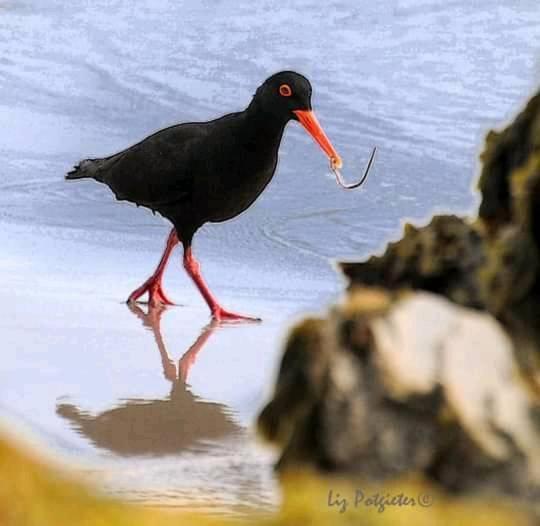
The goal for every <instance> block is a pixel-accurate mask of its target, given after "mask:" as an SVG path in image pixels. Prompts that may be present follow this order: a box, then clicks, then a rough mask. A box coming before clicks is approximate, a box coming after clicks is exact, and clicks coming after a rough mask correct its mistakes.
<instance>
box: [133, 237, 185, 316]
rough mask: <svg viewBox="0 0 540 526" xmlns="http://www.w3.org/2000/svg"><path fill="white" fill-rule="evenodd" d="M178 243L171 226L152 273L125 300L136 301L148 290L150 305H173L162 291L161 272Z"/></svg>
mask: <svg viewBox="0 0 540 526" xmlns="http://www.w3.org/2000/svg"><path fill="white" fill-rule="evenodd" d="M177 244H178V236H177V234H176V230H175V229H174V228H173V229H172V230H171V232H170V234H169V238H168V239H167V245H166V246H165V250H164V252H163V255H162V256H161V259H160V261H159V263H158V266H157V267H156V270H155V271H154V273H153V274H152V275H151V276H150V277H149V278H148V279H147V280H146V281H145V282H144V283H143V284H142V285H141V286H140V287H139V288H138V289H136V290H134V291H133V292H132V293H131V294H130V296H129V298H128V300H127V302H128V303H133V302H135V301H137V300H138V299H139V298H140V297H141V296H142V295H143V294H145V293H147V292H148V304H149V305H152V306H156V305H160V304H163V305H174V303H173V302H172V301H171V300H170V299H169V298H168V297H167V296H166V294H165V292H164V291H163V287H162V284H161V280H162V278H163V272H164V271H165V268H166V266H167V262H168V260H169V257H170V256H171V253H172V251H173V249H174V247H175V246H176V245H177Z"/></svg>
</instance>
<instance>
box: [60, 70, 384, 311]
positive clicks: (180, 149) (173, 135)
mask: <svg viewBox="0 0 540 526" xmlns="http://www.w3.org/2000/svg"><path fill="white" fill-rule="evenodd" d="M311 91H312V90H311V85H310V83H309V81H308V80H307V79H306V78H305V77H303V76H302V75H300V74H298V73H295V72H293V71H283V72H280V73H276V74H275V75H272V76H271V77H270V78H268V79H267V80H266V81H265V82H264V83H263V84H262V85H261V86H260V87H259V88H258V89H257V91H256V93H255V95H254V97H253V99H252V101H251V103H250V104H249V106H248V107H247V108H246V109H245V110H244V111H241V112H237V113H230V114H228V115H225V116H223V117H220V118H218V119H216V120H213V121H209V122H192V123H185V124H178V125H175V126H171V127H170V128H165V129H163V130H161V131H158V132H157V133H154V134H153V135H150V136H149V137H147V138H146V139H144V140H143V141H141V142H139V143H137V144H135V145H134V146H131V147H130V148H127V149H126V150H123V151H121V152H120V153H117V154H115V155H111V156H110V157H105V158H102V159H86V160H84V161H81V162H80V163H79V164H78V165H77V166H76V167H75V168H74V170H73V171H71V172H69V173H68V174H67V175H66V179H83V178H92V179H95V180H96V181H99V182H100V183H104V184H106V185H107V186H108V187H109V188H110V189H111V190H112V191H113V192H114V194H115V195H116V198H117V199H118V200H125V201H131V202H133V203H135V204H137V205H139V206H144V207H146V208H149V209H150V210H152V211H154V212H158V213H159V214H161V215H162V216H163V217H165V218H167V219H168V220H169V221H171V223H172V224H173V229H172V230H171V232H170V234H169V238H168V240H167V246H166V248H165V251H164V253H163V256H162V257H161V261H160V262H159V264H158V266H157V268H156V270H155V271H154V273H153V274H152V276H151V277H150V278H148V279H147V280H146V281H145V283H143V284H142V285H141V286H140V287H139V288H138V289H136V290H135V291H133V293H132V294H131V295H130V296H129V298H128V303H130V302H135V301H136V300H137V299H138V298H140V297H141V296H142V295H143V294H145V293H148V303H149V304H151V305H157V304H160V303H162V304H171V303H172V302H171V301H170V300H169V299H168V298H167V296H166V295H165V293H164V291H163V288H162V284H161V279H162V275H163V272H164V270H165V266H166V265H167V261H168V259H169V256H170V255H171V252H172V250H173V248H174V247H175V246H176V245H177V244H178V243H179V242H180V243H182V245H183V247H184V268H185V269H186V271H187V273H188V274H189V276H190V277H191V279H192V280H193V281H194V283H195V285H196V286H197V287H198V289H199V291H200V292H201V294H202V296H203V298H204V299H205V301H206V303H207V304H208V307H209V308H210V310H211V313H212V316H213V317H214V318H215V319H217V320H243V319H247V320H249V319H255V318H249V317H247V316H241V315H238V314H234V313H232V312H229V311H227V310H225V309H224V308H222V307H221V306H220V304H219V303H218V301H217V300H216V299H215V298H214V296H213V295H212V293H211V292H210V290H209V289H208V287H207V286H206V283H205V282H204V280H203V277H202V275H201V272H200V266H199V264H198V262H197V261H196V260H195V257H194V256H193V253H192V250H191V243H192V239H193V235H194V234H195V232H196V231H197V229H199V228H200V227H201V226H202V225H203V224H204V223H207V222H211V223H219V222H222V221H226V220H227V219H231V218H233V217H235V216H237V215H238V214H240V213H242V212H243V211H244V210H246V209H247V208H248V207H249V206H250V205H251V204H252V203H253V202H254V201H255V199H257V197H258V196H259V195H260V194H261V192H262V191H263V190H264V189H265V187H266V185H267V184H268V183H269V182H270V180H271V179H272V176H273V175H274V172H275V170H276V165H277V160H278V149H279V145H280V142H281V137H282V135H283V130H284V129H285V126H286V125H287V123H288V122H289V121H290V120H297V121H299V122H300V124H302V125H303V126H304V128H305V129H306V130H307V131H308V132H309V133H310V134H311V135H312V136H313V138H314V139H315V140H316V141H317V142H318V143H319V145H320V146H321V148H322V149H323V150H324V152H325V153H326V154H327V155H328V157H329V158H330V162H331V167H332V169H333V170H334V171H335V173H336V177H338V182H340V184H342V181H341V179H340V176H339V172H337V169H339V168H340V167H341V164H342V163H341V159H340V157H339V155H338V154H337V152H336V151H335V149H334V147H333V146H332V144H331V143H330V141H329V140H328V138H327V137H326V135H325V133H324V131H323V129H322V128H321V126H320V125H319V123H318V121H317V119H316V117H315V114H314V113H313V111H312V108H311ZM374 153H375V150H373V153H372V155H371V159H370V161H369V163H368V167H367V169H366V172H365V173H364V177H363V178H362V181H363V180H364V179H365V177H366V176H367V173H368V171H369V168H370V166H371V162H372V160H373V156H374ZM362 181H361V182H362ZM359 184H361V183H359ZM359 184H356V185H351V187H355V186H358V185H359Z"/></svg>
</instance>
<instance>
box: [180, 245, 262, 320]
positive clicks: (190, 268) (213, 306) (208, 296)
mask: <svg viewBox="0 0 540 526" xmlns="http://www.w3.org/2000/svg"><path fill="white" fill-rule="evenodd" d="M184 268H185V269H186V271H187V273H188V274H189V277H190V278H191V279H192V280H193V282H194V283H195V285H196V286H197V288H198V289H199V292H200V293H201V295H202V297H203V298H204V300H205V301H206V304H207V305H208V307H209V308H210V311H211V313H212V317H213V318H214V319H215V320H217V321H261V320H260V318H253V317H250V316H243V315H241V314H235V313H233V312H229V311H227V310H225V309H224V308H223V307H221V305H220V304H219V303H218V301H217V299H216V298H215V297H214V295H213V294H212V293H211V292H210V289H209V288H208V286H207V285H206V283H205V281H204V279H203V277H202V274H201V267H200V265H199V263H198V261H197V260H196V259H195V257H194V256H193V252H192V251H191V246H189V245H188V246H186V247H184Z"/></svg>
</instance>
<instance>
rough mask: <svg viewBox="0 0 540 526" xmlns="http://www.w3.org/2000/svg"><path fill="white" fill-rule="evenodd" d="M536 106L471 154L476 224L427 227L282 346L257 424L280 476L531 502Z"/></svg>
mask: <svg viewBox="0 0 540 526" xmlns="http://www.w3.org/2000/svg"><path fill="white" fill-rule="evenodd" d="M539 145H540V94H539V95H536V96H535V97H533V98H532V99H531V101H530V102H529V104H528V105H527V106H526V108H525V109H524V110H523V112H522V113H521V114H520V115H518V117H517V118H516V120H515V121H514V122H513V123H511V124H510V125H509V126H508V127H507V128H506V129H505V130H503V131H501V132H491V133H490V134H489V135H488V137H487V141H486V148H485V151H484V153H483V154H482V161H483V168H482V173H481V176H480V181H479V189H480V191H481V193H482V200H481V205H480V209H479V213H478V217H477V218H475V217H472V218H460V217H457V216H454V215H439V216H435V217H433V218H432V220H431V221H430V222H429V224H427V225H425V226H420V227H417V226H414V225H410V224H408V225H406V226H405V228H404V233H403V237H402V238H401V239H400V240H399V241H397V242H393V243H389V244H388V246H387V248H386V250H385V251H384V253H383V254H381V255H377V256H372V257H370V258H369V259H368V260H367V261H364V262H346V263H341V264H340V268H341V270H342V271H343V272H344V274H345V275H346V276H347V277H348V278H349V280H350V285H349V287H348V291H347V294H346V297H345V299H344V300H343V302H342V303H341V304H339V305H337V306H335V307H334V308H333V309H332V310H331V311H330V312H329V313H328V315H327V316H326V317H324V318H320V319H310V320H307V321H305V322H304V323H302V324H300V325H299V326H297V327H296V328H295V329H293V331H292V332H291V336H290V338H289V341H288V343H287V345H286V349H285V353H284V356H283V361H282V364H281V369H280V372H279V376H278V380H277V385H276V388H275V393H274V395H273V398H272V399H271V400H270V402H269V403H268V405H267V406H266V407H265V408H264V409H263V411H262V413H261V415H260V418H259V429H260V431H261V434H262V435H263V436H264V437H265V438H266V439H268V440H270V441H271V442H274V443H277V444H278V445H279V447H280V451H281V455H280V460H279V462H278V466H277V467H278V469H279V470H280V471H282V472H285V471H289V470H290V469H291V468H292V467H294V466H304V467H305V466H311V467H315V468H317V469H318V470H320V471H322V472H325V473H329V472H333V473H339V474H348V475H352V476H355V477H356V476H360V477H361V478H365V479H367V480H375V481H392V480H396V479H399V478H400V477H407V476H410V475H411V474H418V473H420V474H422V476H423V477H426V478H427V479H429V480H430V481H431V482H432V483H433V484H437V485H439V486H440V487H442V488H444V489H446V490H448V491H452V492H457V493H461V494H466V495H469V494H477V493H485V492H488V493H490V494H495V495H505V496H511V498H514V499H518V500H519V501H521V502H523V501H528V502H530V503H533V502H539V501H540V323H539V320H540V213H539V212H538V211H539V210H540V150H539Z"/></svg>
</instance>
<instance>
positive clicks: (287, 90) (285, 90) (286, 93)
mask: <svg viewBox="0 0 540 526" xmlns="http://www.w3.org/2000/svg"><path fill="white" fill-rule="evenodd" d="M279 94H280V95H281V96H282V97H290V96H291V95H292V89H291V87H290V86H289V85H288V84H282V85H281V86H280V87H279Z"/></svg>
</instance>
